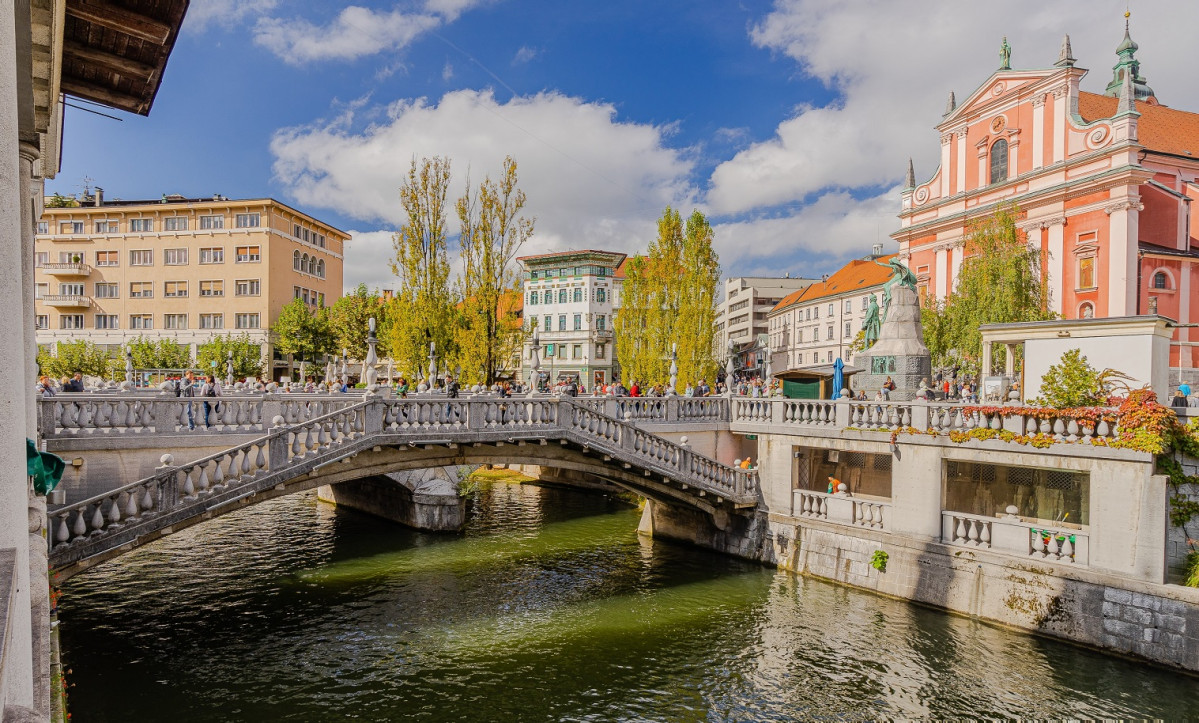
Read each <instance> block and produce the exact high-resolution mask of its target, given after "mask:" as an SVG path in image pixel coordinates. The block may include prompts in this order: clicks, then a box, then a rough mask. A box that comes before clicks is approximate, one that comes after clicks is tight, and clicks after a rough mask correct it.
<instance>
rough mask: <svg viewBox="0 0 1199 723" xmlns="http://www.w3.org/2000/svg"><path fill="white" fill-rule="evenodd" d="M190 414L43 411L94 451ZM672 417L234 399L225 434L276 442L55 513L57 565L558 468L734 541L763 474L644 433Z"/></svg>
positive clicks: (63, 572)
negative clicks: (325, 502)
mask: <svg viewBox="0 0 1199 723" xmlns="http://www.w3.org/2000/svg"><path fill="white" fill-rule="evenodd" d="M202 401H203V400H198V401H193V402H192V404H193V405H194V408H193V414H201V415H202V412H200V411H199V409H200V408H201V405H200V402H202ZM672 401H673V402H674V403H673V404H671V405H669V408H670V409H671V410H673V411H672V412H671V414H672V415H673V416H674V417H675V418H676V419H677V418H678V417H679V416H680V415H681V416H682V417H684V418H694V419H712V418H717V419H719V418H722V417H723V418H724V419H727V406H728V400H721V399H703V400H686V401H687V403H686V404H682V403H680V402H682V401H683V400H672ZM617 402H623V403H624V404H623V409H622V408H620V407H619V406H615V405H616V404H617ZM274 404H277V405H280V406H278V407H277V408H272V406H271V405H274ZM186 405H187V402H186V401H181V400H178V399H175V398H161V397H140V396H137V395H129V396H118V395H113V396H111V397H110V398H107V399H105V398H99V399H83V398H80V399H74V398H72V397H68V396H60V397H57V398H55V399H52V400H44V402H43V405H42V413H41V418H42V419H41V426H42V432H43V435H44V437H43V438H44V439H48V441H49V440H58V441H59V442H62V441H63V440H75V441H77V442H78V441H82V440H87V442H88V444H89V446H92V447H97V446H103V445H105V444H108V445H111V444H114V443H115V442H116V440H117V439H130V438H136V437H143V438H150V439H157V440H158V441H159V443H162V444H166V443H167V441H168V440H169V439H170V438H171V437H170V435H179V434H181V433H183V432H184V431H185V430H186V429H187V417H186V409H185V407H186ZM330 407H332V408H331V409H329V408H330ZM326 409H328V411H326ZM666 409H667V405H665V404H664V403H663V400H610V399H582V400H572V399H569V398H536V397H535V398H517V399H499V398H495V397H479V398H473V399H472V398H467V399H455V400H448V399H445V398H436V397H423V398H412V399H390V398H380V397H377V398H373V399H368V400H366V401H359V402H354V401H353V399H352V398H347V397H340V396H337V397H323V398H312V399H302V398H297V399H295V400H282V401H278V400H275V401H272V400H269V399H262V398H259V399H256V400H254V399H242V400H236V399H223V400H222V411H221V415H220V423H219V424H218V429H217V432H218V433H234V432H237V433H240V434H241V435H243V436H244V435H245V434H246V433H247V432H251V433H252V432H254V431H256V430H259V429H262V425H263V421H262V420H263V417H264V416H265V415H264V413H263V412H264V410H265V411H266V412H268V413H269V412H273V411H278V412H279V413H278V414H275V415H273V422H274V424H273V425H272V426H271V427H270V428H269V429H265V430H264V431H265V434H261V435H258V436H254V437H252V438H251V439H250V440H249V441H241V442H239V443H237V444H234V445H231V446H229V447H228V448H226V449H223V450H222V451H220V452H217V453H216V454H210V455H208V456H205V457H202V458H200V459H196V460H194V461H191V462H188V463H186V464H182V465H175V464H169V465H165V466H163V467H160V468H158V469H157V470H155V472H154V473H153V474H152V475H151V476H149V477H146V478H144V479H139V480H138V481H136V482H133V483H130V484H126V485H123V486H121V487H118V488H116V489H113V490H110V491H108V492H105V493H103V494H100V495H97V496H93V497H90V498H88V499H84V500H81V501H79V502H75V503H73V504H69V505H66V506H64V507H61V508H58V509H55V510H53V511H51V512H50V513H49V516H50V520H49V526H48V530H49V537H50V541H49V542H50V564H51V567H52V569H54V570H55V571H56V572H57V573H58V574H59V575H60V577H66V576H69V575H71V574H74V573H75V572H78V571H80V570H82V569H86V568H87V567H90V566H91V565H94V564H97V563H99V562H101V561H103V560H105V559H109V558H111V557H113V556H116V555H119V554H122V553H124V552H127V551H128V550H131V549H133V548H135V547H137V546H139V545H141V544H144V543H145V542H148V541H150V540H153V539H156V538H158V537H161V536H163V535H167V534H170V533H172V532H175V531H178V530H180V529H182V528H184V527H187V526H190V525H192V524H195V523H197V522H200V521H202V520H206V519H210V518H212V517H215V516H218V515H221V514H224V513H226V512H231V511H234V510H237V509H239V508H241V507H243V506H246V505H249V504H254V503H257V502H261V501H264V500H267V499H271V498H274V497H277V496H280V495H285V494H291V493H294V492H299V491H303V490H308V489H312V488H314V487H318V486H323V485H333V484H337V483H340V482H346V481H350V480H354V479H360V478H362V477H366V476H370V475H377V474H383V473H386V472H396V471H402V470H410V469H422V468H429V467H434V466H445V465H481V464H485V463H507V464H552V465H553V466H555V467H558V468H561V469H572V470H578V471H582V472H588V473H591V474H594V475H596V476H598V477H601V478H604V479H608V480H611V481H612V482H614V483H616V484H618V485H620V486H621V487H624V488H626V489H629V490H632V491H634V492H636V493H637V494H639V495H642V496H644V497H646V498H648V499H650V500H654V501H656V502H658V503H661V504H663V505H666V506H669V507H672V508H675V507H682V508H687V509H690V510H693V511H694V512H696V513H700V514H702V515H704V516H705V517H707V518H709V519H710V520H711V521H712V523H713V524H714V525H715V527H716V528H718V529H721V530H723V529H725V528H727V527H728V526H729V525H730V524H731V523H733V522H734V521H735V519H736V518H739V517H745V516H750V515H752V514H753V512H754V510H755V508H756V507H757V504H758V480H757V476H756V473H755V472H752V471H749V472H747V471H745V470H741V469H737V468H735V467H731V466H728V465H725V464H721V463H719V462H717V461H715V460H713V459H711V458H709V457H707V456H704V455H702V454H699V453H697V452H696V451H695V450H694V449H692V448H690V447H687V446H684V445H680V444H678V443H675V442H671V441H669V440H667V439H665V438H663V437H661V436H659V435H657V434H654V433H652V432H649V431H646V430H644V429H641V428H639V427H638V426H637V425H636V424H635V423H634V422H635V420H637V419H638V418H643V417H645V416H649V417H651V418H652V417H656V416H662V415H665V414H666ZM602 410H607V411H609V412H612V413H613V414H615V415H618V416H622V417H625V418H623V419H622V418H618V416H613V415H610V414H605V413H604V411H602ZM314 411H318V412H323V413H320V414H316V415H315V416H314V415H313V412H314ZM289 418H290V421H289ZM228 438H229V439H231V440H232V439H233V437H228ZM51 448H53V446H52V447H51Z"/></svg>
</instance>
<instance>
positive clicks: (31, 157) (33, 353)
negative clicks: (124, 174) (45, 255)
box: [14, 141, 41, 441]
mask: <svg viewBox="0 0 1199 723" xmlns="http://www.w3.org/2000/svg"><path fill="white" fill-rule="evenodd" d="M19 156H20V163H19V165H20V174H21V176H20V183H21V286H22V290H23V293H22V295H21V302H22V308H21V318H22V319H23V320H24V334H23V338H24V344H23V345H22V346H23V348H24V350H25V365H24V371H25V374H24V375H22V376H24V377H25V378H27V379H29V380H30V386H32V385H33V382H34V381H36V380H37V330H36V329H35V327H34V323H33V314H34V305H33V288H34V286H33V284H34V281H33V243H34V230H35V229H36V228H37V219H38V216H39V215H40V214H39V213H38V211H37V209H38V207H39V206H40V205H41V198H40V196H41V183H40V182H35V181H34V177H33V168H34V164H35V163H36V162H37V159H38V158H40V157H41V153H40V152H39V151H38V148H37V145H35V144H33V143H29V142H27V141H22V142H21V143H20V151H19ZM14 311H15V310H14ZM25 422H26V424H27V425H28V428H29V429H31V430H32V429H34V427H35V426H36V425H37V409H36V407H35V402H34V395H33V394H27V395H26V405H25ZM30 436H32V432H31V433H30ZM35 441H36V440H35Z"/></svg>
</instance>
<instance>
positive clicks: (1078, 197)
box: [892, 32, 1199, 369]
mask: <svg viewBox="0 0 1199 723" xmlns="http://www.w3.org/2000/svg"><path fill="white" fill-rule="evenodd" d="M1136 47H1137V46H1136V44H1135V43H1133V42H1132V40H1131V38H1129V36H1128V34H1127V32H1126V33H1125V38H1124V42H1123V43H1121V45H1120V47H1119V48H1118V49H1117V54H1118V56H1119V62H1118V63H1117V64H1116V66H1115V68H1114V71H1113V78H1112V82H1111V83H1109V85H1108V91H1107V93H1105V94H1103V95H1097V94H1094V93H1087V92H1083V91H1081V90H1080V89H1079V81H1080V80H1081V79H1082V78H1083V76H1084V75H1086V73H1087V71H1086V70H1084V69H1082V68H1079V67H1076V66H1075V65H1074V63H1075V60H1074V58H1073V57H1071V52H1070V45H1069V38H1066V39H1065V40H1064V41H1063V44H1062V49H1061V52H1060V55H1059V58H1058V61H1057V63H1055V64H1054V65H1053V66H1052V67H1049V68H1043V69H1036V70H1011V69H1008V68H1006V67H1005V68H1002V69H1000V70H998V71H996V72H995V73H994V74H992V75H991V77H990V78H988V79H987V80H986V81H985V82H984V83H983V84H982V85H980V86H979V87H978V89H977V90H975V91H974V92H973V93H972V94H971V95H970V97H969V98H967V99H966V100H965V101H964V102H963V103H961V104H960V105H957V104H955V103H954V99H953V97H952V96H951V98H950V103H949V106H948V107H947V109H946V114H945V117H944V120H942V122H941V123H940V124H939V125H937V130H938V131H939V132H940V137H941V163H940V167H939V168H938V169H937V170H936V172H934V173H933V175H932V177H931V178H930V179H929V180H927V181H926V182H924V183H921V184H917V183H916V182H915V178H914V174H913V173H912V172H911V170H910V169H909V174H908V181H907V183H906V184H905V185H906V188H905V189H904V190H903V192H902V208H901V211H900V215H899V218H900V229H899V230H898V231H896V232H895V233H893V234H892V238H894V239H896V240H897V241H898V242H899V247H900V250H899V252H900V258H901V259H903V260H904V261H905V263H907V265H908V266H909V268H911V269H912V271H913V272H914V273H915V274H916V277H917V279H918V281H919V283H920V285H921V291H922V293H925V294H928V295H931V296H934V297H935V298H937V299H938V300H940V299H944V298H945V297H946V295H948V294H950V293H952V291H953V289H954V284H955V283H956V276H957V274H958V271H959V269H960V267H961V263H962V260H963V258H964V254H965V253H966V249H965V247H964V241H965V239H966V237H967V235H968V230H967V229H968V226H969V224H970V223H971V222H972V221H974V220H975V219H978V218H982V217H985V216H988V215H990V214H991V213H992V212H993V211H994V210H995V208H996V206H997V205H999V204H1001V203H1015V204H1017V205H1018V206H1019V208H1020V210H1021V212H1022V216H1021V221H1020V229H1021V230H1022V231H1023V232H1024V233H1025V234H1026V235H1027V240H1028V242H1029V244H1031V245H1033V246H1034V247H1036V248H1038V249H1040V251H1041V262H1042V271H1043V273H1044V274H1045V276H1046V280H1047V284H1048V289H1049V304H1050V308H1051V310H1053V311H1054V312H1056V313H1057V314H1059V315H1060V316H1061V317H1062V318H1066V319H1075V318H1088V317H1113V316H1134V315H1138V314H1160V315H1162V316H1165V317H1168V318H1171V319H1174V320H1176V321H1178V322H1180V323H1181V324H1187V323H1191V322H1192V321H1199V319H1193V318H1192V317H1193V316H1194V315H1196V314H1197V313H1199V306H1197V305H1196V295H1197V294H1199V219H1196V218H1195V217H1194V216H1193V215H1192V213H1191V202H1192V201H1193V200H1194V199H1196V198H1199V113H1191V112H1186V111H1180V110H1175V109H1172V108H1168V107H1166V106H1164V105H1162V104H1160V103H1159V102H1158V100H1157V98H1156V96H1155V94H1154V92H1153V90H1152V89H1150V88H1149V87H1148V85H1146V84H1145V81H1144V78H1143V77H1141V76H1140V73H1139V63H1137V61H1136V59H1135V57H1134V55H1133V53H1134V52H1135V50H1136ZM1004 65H1006V62H1005V63H1004ZM1192 332H1194V333H1192ZM1192 339H1194V340H1195V341H1192ZM1195 344H1199V330H1192V329H1188V328H1179V329H1176V330H1175V336H1174V343H1173V344H1172V347H1171V360H1170V364H1171V366H1173V367H1182V368H1184V369H1194V368H1195V367H1196V366H1199V352H1196V351H1195Z"/></svg>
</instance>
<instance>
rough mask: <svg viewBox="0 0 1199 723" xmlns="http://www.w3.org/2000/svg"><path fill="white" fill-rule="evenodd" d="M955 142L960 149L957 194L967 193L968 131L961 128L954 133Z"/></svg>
mask: <svg viewBox="0 0 1199 723" xmlns="http://www.w3.org/2000/svg"><path fill="white" fill-rule="evenodd" d="M953 137H954V142H955V143H956V145H957V147H958V163H957V175H958V182H957V189H956V192H957V193H965V192H966V129H965V128H959V129H957V130H956V131H954V132H953Z"/></svg>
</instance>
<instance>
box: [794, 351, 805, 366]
mask: <svg viewBox="0 0 1199 723" xmlns="http://www.w3.org/2000/svg"><path fill="white" fill-rule="evenodd" d="M800 364H803V353H802V352H801V353H799V354H796V355H795V366H799V365H800Z"/></svg>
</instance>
